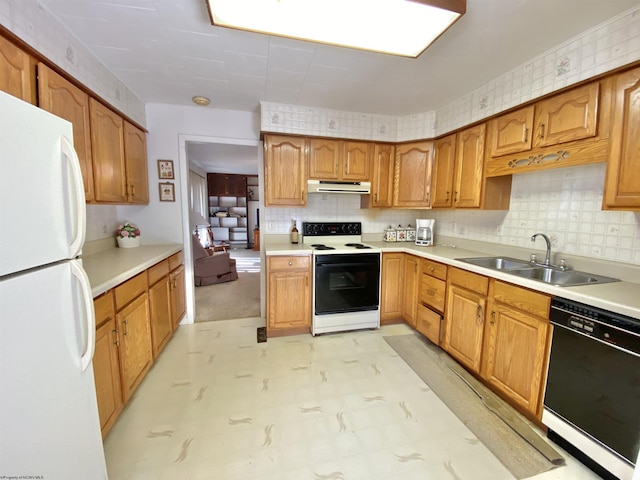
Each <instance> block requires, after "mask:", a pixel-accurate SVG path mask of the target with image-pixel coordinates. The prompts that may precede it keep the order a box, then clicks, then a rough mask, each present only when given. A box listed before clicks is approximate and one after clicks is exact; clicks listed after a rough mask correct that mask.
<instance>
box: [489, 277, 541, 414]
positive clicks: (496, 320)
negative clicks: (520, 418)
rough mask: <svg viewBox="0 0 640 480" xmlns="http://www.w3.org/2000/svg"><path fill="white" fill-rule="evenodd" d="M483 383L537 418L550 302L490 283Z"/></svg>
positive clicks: (505, 284)
mask: <svg viewBox="0 0 640 480" xmlns="http://www.w3.org/2000/svg"><path fill="white" fill-rule="evenodd" d="M491 291H492V293H490V298H491V300H490V301H489V312H488V323H487V325H486V333H485V345H484V349H483V361H482V378H483V379H485V381H486V382H487V383H488V384H489V385H490V386H492V387H493V388H494V389H495V390H497V391H498V392H499V393H500V394H502V396H503V397H505V398H506V399H508V400H509V401H510V402H511V403H512V404H514V405H515V406H517V407H518V408H519V409H520V410H521V411H524V412H527V413H530V414H531V415H533V416H534V417H535V418H538V419H540V418H541V415H542V392H543V385H544V383H545V374H544V372H545V371H546V367H547V354H548V344H549V339H550V336H549V331H550V327H549V320H548V312H549V303H550V297H549V296H547V295H544V294H541V293H538V292H533V291H531V290H527V289H524V288H520V287H517V286H515V285H510V284H507V283H504V282H500V281H493V283H492V285H491Z"/></svg>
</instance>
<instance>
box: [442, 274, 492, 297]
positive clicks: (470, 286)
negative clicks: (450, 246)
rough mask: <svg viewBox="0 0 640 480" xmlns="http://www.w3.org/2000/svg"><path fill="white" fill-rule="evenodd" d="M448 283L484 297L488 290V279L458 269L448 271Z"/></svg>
mask: <svg viewBox="0 0 640 480" xmlns="http://www.w3.org/2000/svg"><path fill="white" fill-rule="evenodd" d="M449 282H450V283H453V284H455V285H458V286H459V287H463V288H466V289H467V290H471V291H472V292H476V293H479V294H480V295H486V294H487V291H488V289H489V278H488V277H485V276H483V275H478V274H477V273H471V272H468V271H466V270H460V269H459V268H455V267H453V268H451V269H450V270H449Z"/></svg>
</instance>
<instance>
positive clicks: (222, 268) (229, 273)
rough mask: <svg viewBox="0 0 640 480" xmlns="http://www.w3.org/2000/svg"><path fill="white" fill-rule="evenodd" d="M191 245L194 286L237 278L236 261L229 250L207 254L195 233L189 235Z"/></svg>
mask: <svg viewBox="0 0 640 480" xmlns="http://www.w3.org/2000/svg"><path fill="white" fill-rule="evenodd" d="M191 247H192V249H193V276H194V280H195V285H196V287H201V286H204V285H213V284H214V283H222V282H229V281H232V280H237V279H238V272H237V271H236V261H235V259H233V258H231V257H230V255H229V252H216V253H214V254H213V255H209V254H208V253H207V251H206V250H205V249H204V247H203V246H202V245H201V244H200V241H199V240H198V237H196V236H195V235H191Z"/></svg>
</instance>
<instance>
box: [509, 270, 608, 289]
mask: <svg viewBox="0 0 640 480" xmlns="http://www.w3.org/2000/svg"><path fill="white" fill-rule="evenodd" d="M509 273H511V274H513V275H517V276H519V277H522V278H530V279H531V280H538V281H540V282H544V283H548V284H550V285H556V286H558V287H571V286H576V285H589V284H592V283H609V282H619V280H618V279H617V278H611V277H604V276H602V275H594V274H592V273H586V272H578V271H575V270H558V269H555V268H551V267H531V268H523V269H517V270H510V271H509Z"/></svg>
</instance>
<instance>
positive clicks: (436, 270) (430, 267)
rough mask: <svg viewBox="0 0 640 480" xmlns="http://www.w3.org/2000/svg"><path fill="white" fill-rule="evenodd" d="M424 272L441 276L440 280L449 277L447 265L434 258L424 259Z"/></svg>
mask: <svg viewBox="0 0 640 480" xmlns="http://www.w3.org/2000/svg"><path fill="white" fill-rule="evenodd" d="M422 273H424V274H426V275H431V276H432V277H436V278H439V279H440V280H446V279H447V266H446V265H444V264H442V263H438V262H434V261H433V260H427V259H426V258H423V259H422Z"/></svg>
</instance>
